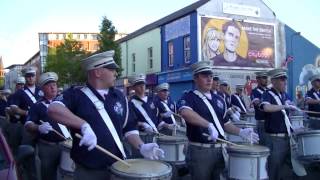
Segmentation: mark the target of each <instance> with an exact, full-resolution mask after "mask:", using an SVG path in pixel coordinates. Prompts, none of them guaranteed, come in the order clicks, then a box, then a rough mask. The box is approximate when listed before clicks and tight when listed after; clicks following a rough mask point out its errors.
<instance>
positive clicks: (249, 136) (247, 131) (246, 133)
mask: <svg viewBox="0 0 320 180" xmlns="http://www.w3.org/2000/svg"><path fill="white" fill-rule="evenodd" d="M239 136H240V137H242V138H243V139H244V140H246V141H248V142H251V143H257V142H258V141H259V135H258V134H257V133H255V132H254V131H253V129H252V128H243V129H240V133H239Z"/></svg>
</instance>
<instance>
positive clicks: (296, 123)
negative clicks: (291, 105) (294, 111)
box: [290, 116, 304, 129]
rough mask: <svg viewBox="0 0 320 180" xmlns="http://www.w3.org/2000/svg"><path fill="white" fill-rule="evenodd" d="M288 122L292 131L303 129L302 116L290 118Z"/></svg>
mask: <svg viewBox="0 0 320 180" xmlns="http://www.w3.org/2000/svg"><path fill="white" fill-rule="evenodd" d="M290 121H291V125H292V127H293V129H297V128H303V127H304V117H303V116H290Z"/></svg>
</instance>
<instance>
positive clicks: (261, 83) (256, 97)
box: [250, 71, 268, 145]
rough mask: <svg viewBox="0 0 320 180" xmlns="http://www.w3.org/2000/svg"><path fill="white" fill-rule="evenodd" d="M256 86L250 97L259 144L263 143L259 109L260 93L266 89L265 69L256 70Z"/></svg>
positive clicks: (262, 123)
mask: <svg viewBox="0 0 320 180" xmlns="http://www.w3.org/2000/svg"><path fill="white" fill-rule="evenodd" d="M255 74H256V80H257V84H258V85H257V87H256V88H254V89H253V90H252V93H251V96H250V99H251V103H252V105H253V107H254V112H255V119H256V122H257V125H258V134H259V138H260V141H259V144H262V145H264V144H265V141H264V136H265V135H264V118H265V116H264V112H263V111H261V110H260V109H259V105H260V103H261V100H262V94H263V93H264V92H265V91H266V90H267V89H268V88H267V86H268V73H267V72H265V71H262V72H256V73H255Z"/></svg>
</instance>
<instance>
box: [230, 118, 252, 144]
mask: <svg viewBox="0 0 320 180" xmlns="http://www.w3.org/2000/svg"><path fill="white" fill-rule="evenodd" d="M233 124H234V125H235V126H237V127H238V128H252V129H253V130H254V131H255V132H256V131H257V130H256V127H257V126H256V125H255V124H253V123H249V122H246V121H237V122H234V123H233ZM227 139H228V140H229V141H231V142H236V143H248V142H247V141H245V140H244V139H242V138H241V137H240V136H237V135H233V134H227Z"/></svg>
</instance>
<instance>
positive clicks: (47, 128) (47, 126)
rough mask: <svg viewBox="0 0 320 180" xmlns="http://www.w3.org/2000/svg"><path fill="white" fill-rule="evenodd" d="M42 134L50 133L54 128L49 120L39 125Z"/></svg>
mask: <svg viewBox="0 0 320 180" xmlns="http://www.w3.org/2000/svg"><path fill="white" fill-rule="evenodd" d="M38 130H39V132H40V134H48V133H49V131H51V130H52V126H51V125H50V124H49V123H48V122H43V123H41V125H39V126H38Z"/></svg>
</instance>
